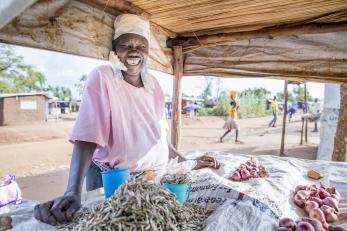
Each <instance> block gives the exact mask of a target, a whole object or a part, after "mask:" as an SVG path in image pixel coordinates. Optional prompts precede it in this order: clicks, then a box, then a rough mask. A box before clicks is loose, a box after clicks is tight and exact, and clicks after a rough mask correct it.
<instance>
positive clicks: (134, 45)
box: [35, 14, 219, 225]
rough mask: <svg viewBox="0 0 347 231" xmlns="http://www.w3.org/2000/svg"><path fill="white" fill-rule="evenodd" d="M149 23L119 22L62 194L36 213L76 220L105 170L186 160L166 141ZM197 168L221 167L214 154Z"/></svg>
mask: <svg viewBox="0 0 347 231" xmlns="http://www.w3.org/2000/svg"><path fill="white" fill-rule="evenodd" d="M149 38H150V29H149V22H148V21H147V20H145V19H143V18H141V17H139V16H136V15H130V14H124V15H120V16H118V17H117V18H116V20H115V35H114V42H113V48H114V49H113V51H111V53H110V62H111V65H102V66H99V67H96V68H95V69H94V70H93V71H92V72H91V73H90V74H89V76H88V80H87V83H86V86H85V90H84V93H83V98H82V103H81V106H80V110H79V114H78V118H77V120H76V123H75V127H74V129H73V132H72V135H71V139H70V141H71V142H72V143H74V148H73V154H72V160H71V165H70V174H69V181H68V186H67V189H66V192H65V194H64V196H61V197H58V198H56V199H53V200H51V201H48V202H46V203H42V204H40V205H37V206H36V207H35V217H36V218H37V219H39V220H41V221H43V222H45V223H49V224H52V225H56V224H57V223H63V222H67V221H69V220H71V219H72V217H73V214H74V213H75V212H76V211H77V210H78V208H79V207H80V206H81V191H82V185H83V181H84V178H85V176H86V186H87V191H90V190H94V189H97V188H100V187H102V186H103V182H102V177H101V172H103V171H107V170H111V169H128V170H129V171H130V174H132V175H138V174H141V173H143V172H144V171H148V170H158V169H161V168H164V167H165V166H166V164H167V162H168V159H169V158H175V157H178V159H179V161H185V160H186V159H185V158H184V157H182V156H181V155H180V154H179V153H178V152H177V150H175V149H174V148H173V147H172V145H171V144H169V143H168V141H167V136H166V134H167V131H166V128H167V127H168V126H167V124H166V118H165V113H164V104H165V98H164V94H163V92H162V90H161V88H160V86H159V84H158V82H157V80H156V79H155V78H154V77H152V76H151V75H150V74H149V72H148V71H147V67H146V61H147V57H148V47H149ZM190 163H192V164H191V167H192V168H195V169H199V168H203V167H213V168H218V166H219V164H218V162H216V161H215V160H214V159H213V158H212V157H210V158H207V157H204V156H203V157H201V158H199V159H197V160H196V161H191V162H190Z"/></svg>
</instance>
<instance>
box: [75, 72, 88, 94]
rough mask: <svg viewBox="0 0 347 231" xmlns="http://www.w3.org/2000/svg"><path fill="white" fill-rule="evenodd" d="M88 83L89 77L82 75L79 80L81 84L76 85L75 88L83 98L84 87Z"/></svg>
mask: <svg viewBox="0 0 347 231" xmlns="http://www.w3.org/2000/svg"><path fill="white" fill-rule="evenodd" d="M86 81H87V75H82V76H81V78H80V79H79V83H77V84H75V87H76V88H77V92H78V95H79V96H80V97H81V96H82V94H83V91H84V86H85V84H86Z"/></svg>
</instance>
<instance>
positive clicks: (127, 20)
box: [109, 14, 154, 92]
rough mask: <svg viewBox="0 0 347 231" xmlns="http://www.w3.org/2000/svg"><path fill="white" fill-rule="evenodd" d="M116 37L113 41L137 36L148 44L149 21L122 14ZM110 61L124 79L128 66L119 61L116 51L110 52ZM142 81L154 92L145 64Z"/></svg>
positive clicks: (115, 22)
mask: <svg viewBox="0 0 347 231" xmlns="http://www.w3.org/2000/svg"><path fill="white" fill-rule="evenodd" d="M114 29H115V31H114V36H113V40H115V39H117V38H118V37H119V36H121V35H123V34H137V35H141V36H142V37H144V38H145V39H146V40H147V41H148V44H149V42H150V37H151V30H150V25H149V22H148V20H146V19H145V18H143V17H141V16H138V15H135V14H121V15H119V16H117V18H116V19H115V21H114ZM109 61H110V63H111V65H112V68H113V71H114V73H115V74H116V76H118V77H119V78H120V79H123V78H124V77H123V75H122V71H126V70H127V68H126V66H125V65H124V64H123V63H122V62H121V61H120V60H119V58H118V56H117V55H116V53H115V52H114V51H111V52H110V55H109ZM141 79H142V83H143V85H144V87H145V88H146V90H148V91H149V92H153V90H154V83H153V80H152V79H151V76H150V75H149V73H148V70H147V66H146V64H145V66H144V68H143V69H142V72H141Z"/></svg>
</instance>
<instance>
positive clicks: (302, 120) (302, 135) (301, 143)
mask: <svg viewBox="0 0 347 231" xmlns="http://www.w3.org/2000/svg"><path fill="white" fill-rule="evenodd" d="M301 122H302V124H301V139H300V145H303V142H304V124H305V119H303V118H302V119H301Z"/></svg>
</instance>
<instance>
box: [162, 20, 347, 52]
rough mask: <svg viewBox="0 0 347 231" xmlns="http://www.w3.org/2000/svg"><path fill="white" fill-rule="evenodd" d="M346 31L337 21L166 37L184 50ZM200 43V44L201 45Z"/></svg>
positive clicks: (171, 45) (346, 28) (341, 23)
mask: <svg viewBox="0 0 347 231" xmlns="http://www.w3.org/2000/svg"><path fill="white" fill-rule="evenodd" d="M339 31H347V22H337V23H308V24H304V25H297V26H291V27H283V26H278V27H270V28H264V29H261V30H257V31H246V32H236V33H226V34H214V35H204V36H199V37H176V38H173V39H168V40H167V42H166V44H167V46H168V47H173V46H178V45H180V46H183V48H184V50H185V52H186V51H187V50H193V49H196V48H197V47H207V46H216V45H221V44H225V43H231V42H236V41H240V40H249V39H256V38H269V39H271V38H273V37H276V36H289V35H299V34H318V33H329V32H339ZM201 44H202V45H201Z"/></svg>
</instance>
